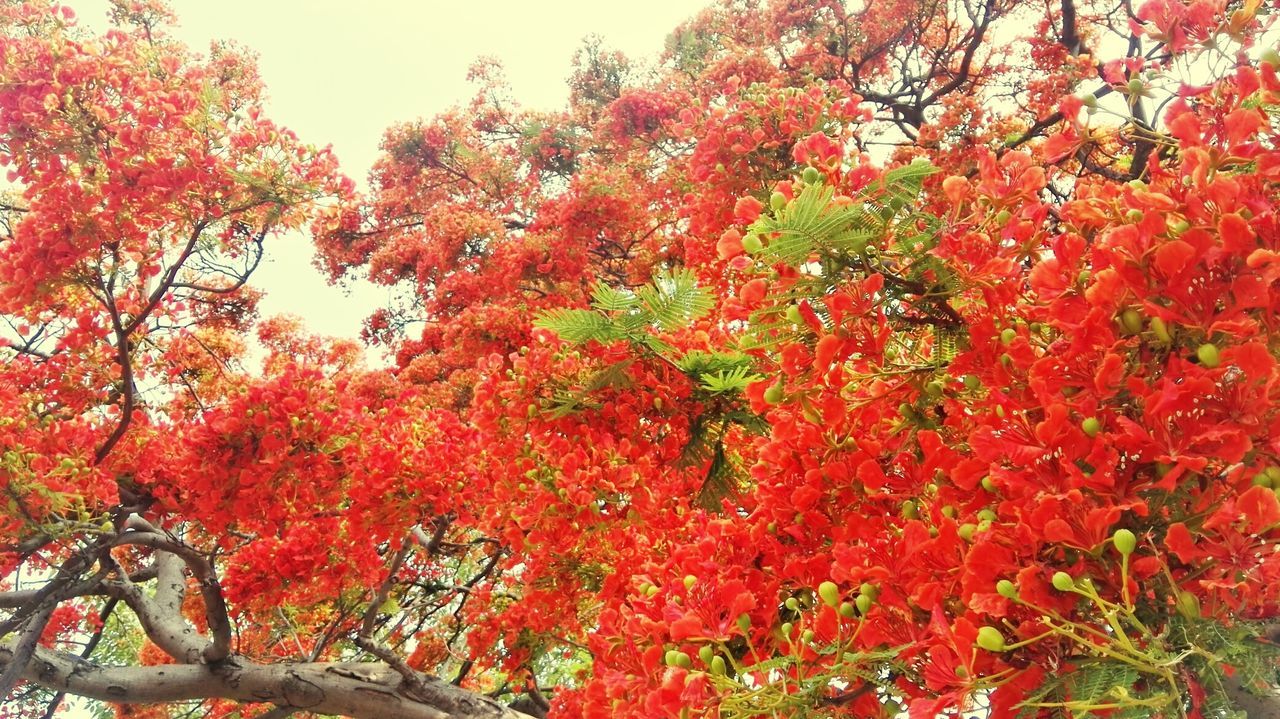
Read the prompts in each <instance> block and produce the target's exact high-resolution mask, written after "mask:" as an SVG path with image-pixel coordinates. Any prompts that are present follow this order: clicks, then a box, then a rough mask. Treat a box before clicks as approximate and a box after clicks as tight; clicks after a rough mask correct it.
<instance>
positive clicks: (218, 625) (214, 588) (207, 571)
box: [115, 532, 231, 664]
mask: <svg viewBox="0 0 1280 719" xmlns="http://www.w3.org/2000/svg"><path fill="white" fill-rule="evenodd" d="M126 545H136V546H143V547H150V548H152V549H155V550H157V551H158V552H167V553H170V554H173V555H175V556H177V557H179V558H180V559H182V561H183V562H185V563H186V565H187V568H188V569H190V570H191V574H192V575H193V576H194V577H195V579H196V582H197V584H198V586H199V587H200V595H201V597H203V599H204V612H205V621H206V622H207V623H208V625H209V634H210V637H211V639H210V641H209V643H208V644H207V645H206V646H205V647H204V649H203V650H202V652H201V658H202V659H203V660H204V661H206V662H209V663H211V664H212V663H217V662H219V661H222V660H223V659H225V658H227V657H228V656H230V655H231V619H230V618H229V617H228V614H227V604H226V600H225V599H224V598H223V596H222V587H221V586H219V584H218V576H217V574H216V573H215V572H214V569H213V565H212V564H211V563H210V562H209V560H207V559H206V558H205V557H204V556H203V555H201V554H200V553H199V552H197V551H196V550H194V549H192V548H191V547H188V546H186V545H185V544H182V543H181V542H180V541H178V540H176V539H173V538H171V537H168V536H166V535H163V534H158V533H153V532H127V533H125V534H123V535H121V536H120V537H119V538H117V539H116V540H115V546H118V547H119V546H126Z"/></svg>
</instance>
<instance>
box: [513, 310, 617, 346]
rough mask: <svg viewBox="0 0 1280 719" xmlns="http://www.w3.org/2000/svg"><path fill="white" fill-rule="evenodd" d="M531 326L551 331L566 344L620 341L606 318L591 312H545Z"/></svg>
mask: <svg viewBox="0 0 1280 719" xmlns="http://www.w3.org/2000/svg"><path fill="white" fill-rule="evenodd" d="M533 326H534V327H541V328H542V329H547V330H551V331H552V332H555V333H556V334H557V335H560V337H561V339H564V340H565V341H566V342H575V343H583V342H590V341H592V340H594V341H596V342H608V341H611V340H616V339H621V335H620V333H618V332H617V330H616V329H615V328H614V326H613V323H612V322H611V321H610V320H609V318H608V317H605V316H604V315H602V314H600V313H598V312H592V311H591V310H573V309H563V308H560V309H553V310H547V311H546V312H543V313H542V314H541V315H539V316H538V318H537V319H535V320H534V321H533Z"/></svg>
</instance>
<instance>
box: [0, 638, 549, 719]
mask: <svg viewBox="0 0 1280 719" xmlns="http://www.w3.org/2000/svg"><path fill="white" fill-rule="evenodd" d="M13 644H14V642H12V641H10V642H8V643H6V644H3V645H0V669H3V668H5V667H7V666H8V663H9V661H10V660H11V659H12V658H13V653H14V647H13ZM22 678H23V679H25V680H26V681H29V682H32V683H35V684H38V685H40V686H42V687H45V688H46V689H50V690H53V691H57V692H65V693H67V694H71V695H75V696H82V697H88V698H91V699H100V700H103V701H108V702H116V703H125V704H152V703H164V702H179V701H191V700H197V699H215V698H216V699H230V700H232V701H239V702H266V703H271V704H275V705H276V706H279V707H287V708H291V709H298V710H305V711H310V712H316V713H318V714H337V715H340V716H346V717H351V719H529V715H527V714H522V713H520V712H517V711H514V710H512V709H510V708H508V707H506V706H503V705H501V704H499V703H498V702H496V701H493V700H492V699H489V698H487V697H484V696H481V695H479V694H475V693H473V692H469V691H467V690H465V689H460V688H458V687H455V686H453V685H452V684H449V683H448V682H444V681H441V680H439V679H436V678H434V677H425V676H424V677H423V678H422V681H421V684H420V687H418V688H416V689H414V690H413V691H412V692H411V693H410V692H408V691H406V690H405V689H404V688H403V681H402V677H401V676H400V675H399V674H397V673H396V672H395V671H393V670H392V669H391V668H390V667H388V666H387V665H385V664H382V663H359V662H348V663H328V662H313V663H301V664H257V663H253V662H249V661H245V660H243V659H242V658H240V657H236V656H232V657H230V658H228V659H226V660H224V661H223V662H220V663H218V664H216V665H210V664H167V665H160V666H138V667H104V666H98V665H96V664H93V663H90V662H85V661H81V660H80V659H79V658H78V657H74V656H72V655H69V654H65V653H63V652H58V651H53V650H49V649H44V648H39V649H37V650H36V652H35V656H34V657H33V658H32V660H31V661H30V662H28V663H27V666H26V668H25V669H24V670H23V672H22Z"/></svg>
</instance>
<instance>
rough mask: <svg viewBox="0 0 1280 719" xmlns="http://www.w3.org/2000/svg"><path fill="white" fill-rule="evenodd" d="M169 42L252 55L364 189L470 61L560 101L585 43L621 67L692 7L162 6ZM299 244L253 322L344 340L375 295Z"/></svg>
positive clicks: (397, 2)
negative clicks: (225, 46)
mask: <svg viewBox="0 0 1280 719" xmlns="http://www.w3.org/2000/svg"><path fill="white" fill-rule="evenodd" d="M171 2H172V6H173V8H174V10H175V11H176V13H177V15H178V20H179V23H180V25H179V27H178V28H177V29H176V31H175V33H174V34H175V35H176V36H177V37H178V38H179V39H181V40H182V41H184V42H185V43H186V44H188V45H189V46H191V47H192V48H193V49H195V50H198V51H205V50H207V48H208V47H209V42H210V41H211V40H214V39H220V40H235V41H237V42H239V43H241V44H242V45H245V46H247V47H248V48H250V49H252V50H254V51H256V52H257V53H258V54H259V68H260V70H261V73H262V77H263V80H264V82H265V83H266V86H267V92H268V96H269V100H268V106H267V116H268V117H270V118H271V119H272V120H274V121H275V122H276V123H278V124H281V125H284V126H286V127H289V128H291V129H292V130H294V131H295V132H297V133H298V135H299V137H300V138H301V139H302V140H303V141H304V142H310V143H314V144H316V145H321V146H323V145H325V144H332V145H333V148H334V152H335V153H336V154H337V156H338V159H339V160H340V161H341V163H342V168H343V171H344V172H345V173H346V174H347V175H349V176H350V177H352V178H353V179H355V180H356V181H357V182H358V183H360V184H361V186H363V185H364V181H365V177H366V175H367V173H368V170H369V167H370V166H371V165H372V164H373V161H374V159H375V158H376V156H377V149H378V143H379V141H380V140H381V138H382V132H383V130H385V129H386V128H387V127H388V126H389V125H391V124H392V123H395V122H400V121H405V120H411V119H413V118H416V117H430V116H432V115H435V114H437V113H439V112H442V111H444V110H446V109H448V108H449V107H451V106H453V105H456V104H460V103H464V102H466V101H467V100H469V99H470V98H471V96H472V95H473V92H474V91H473V88H472V87H471V86H470V85H469V84H468V83H467V81H466V75H467V68H468V67H469V66H470V65H471V63H472V62H473V61H474V60H475V59H476V58H477V57H480V56H482V55H488V56H493V57H497V58H498V59H499V60H501V61H502V63H503V65H504V66H505V67H506V72H507V77H508V79H509V80H510V83H511V87H512V95H513V96H514V98H515V99H516V100H517V101H519V102H520V103H521V104H522V105H524V106H525V107H531V108H537V109H553V108H556V107H559V106H561V105H562V104H563V103H564V101H565V100H566V99H567V98H568V90H567V88H566V86H565V78H567V77H568V75H569V61H570V59H571V58H572V57H573V53H574V51H575V50H576V49H577V48H578V47H579V45H580V44H581V41H582V39H583V38H584V37H586V36H587V35H590V34H592V33H594V34H598V35H600V36H601V37H603V38H604V40H605V45H606V46H607V47H611V48H616V49H618V50H621V51H622V52H623V53H625V54H626V55H627V56H628V57H630V58H632V59H646V58H651V57H652V56H654V55H655V54H656V53H657V52H659V51H661V49H662V47H663V41H664V40H665V38H666V36H667V34H668V33H669V32H670V31H671V30H673V29H674V28H675V26H676V25H678V24H679V23H680V22H682V21H683V20H685V19H686V18H688V17H689V16H691V15H693V14H694V13H696V12H697V11H698V10H699V9H700V8H702V7H703V6H704V4H705V3H704V1H703V0H646V2H640V3H637V2H625V3H624V2H609V1H608V0H485V1H484V2H475V1H468V0H360V1H358V2H352V1H351V0H171ZM65 4H67V5H70V6H71V7H72V8H73V9H74V10H75V11H76V13H77V15H78V16H79V18H80V21H81V22H82V23H84V24H86V25H89V26H91V27H102V26H105V17H106V8H107V2H106V0H65ZM311 257H312V250H311V244H310V241H309V240H308V238H305V237H292V236H291V237H283V238H278V240H277V242H276V243H275V244H274V246H272V248H271V249H270V250H269V251H268V255H267V258H268V259H267V261H266V262H264V263H263V266H262V267H260V268H259V270H258V273H257V274H256V275H255V282H254V283H255V284H256V285H257V286H259V287H261V288H263V289H265V290H267V293H268V294H267V297H266V299H265V300H264V301H263V303H262V307H261V309H262V312H263V314H264V315H272V314H276V313H281V312H288V313H292V314H296V315H300V316H301V317H302V318H303V319H304V320H305V321H306V323H307V326H308V327H309V328H311V329H312V330H314V331H317V332H320V333H322V334H328V335H338V336H346V337H354V336H356V335H357V334H358V332H359V330H360V326H361V321H362V320H363V319H364V318H365V317H366V316H368V314H369V313H370V312H371V311H372V310H373V309H375V308H376V307H378V306H379V305H382V304H385V301H386V298H387V294H386V291H385V290H384V289H383V288H376V287H372V286H369V285H363V284H362V285H358V286H356V287H355V288H353V291H352V292H351V293H350V294H347V293H345V292H344V291H343V290H342V289H341V288H336V287H330V286H329V285H328V284H327V283H326V282H325V280H324V278H323V277H322V276H321V275H320V273H318V272H317V271H316V270H315V269H314V268H313V267H312V266H311Z"/></svg>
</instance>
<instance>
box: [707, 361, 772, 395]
mask: <svg viewBox="0 0 1280 719" xmlns="http://www.w3.org/2000/svg"><path fill="white" fill-rule="evenodd" d="M700 378H701V380H702V386H703V388H704V389H706V390H707V391H708V392H712V393H714V394H722V393H726V392H741V391H742V390H744V389H746V388H747V385H750V384H751V383H752V382H758V381H759V380H760V379H762V377H761V376H760V375H758V374H755V373H753V372H752V371H751V368H750V367H747V366H739V367H734V368H733V369H722V370H718V371H716V372H714V373H710V372H707V373H703V374H702V375H700Z"/></svg>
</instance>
